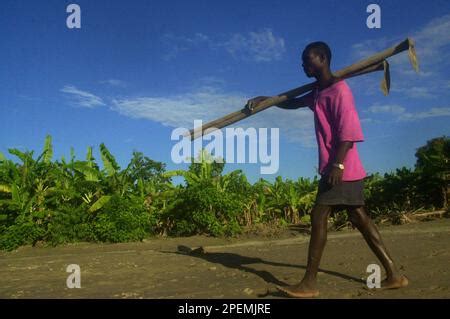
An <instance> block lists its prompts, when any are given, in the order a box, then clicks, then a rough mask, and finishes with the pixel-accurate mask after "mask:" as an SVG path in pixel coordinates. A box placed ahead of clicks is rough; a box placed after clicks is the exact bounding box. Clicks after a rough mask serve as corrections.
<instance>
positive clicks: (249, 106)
mask: <svg viewBox="0 0 450 319" xmlns="http://www.w3.org/2000/svg"><path fill="white" fill-rule="evenodd" d="M268 98H269V97H268V96H257V97H254V98H253V99H250V100H248V101H247V104H246V105H245V108H246V109H247V110H249V111H250V112H252V111H253V109H254V108H255V107H256V106H257V105H258V104H259V103H260V102H262V101H264V100H267V99H268Z"/></svg>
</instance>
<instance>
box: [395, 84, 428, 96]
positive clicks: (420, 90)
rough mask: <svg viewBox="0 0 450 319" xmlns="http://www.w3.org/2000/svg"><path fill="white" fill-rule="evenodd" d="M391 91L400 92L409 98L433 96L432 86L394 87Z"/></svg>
mask: <svg viewBox="0 0 450 319" xmlns="http://www.w3.org/2000/svg"><path fill="white" fill-rule="evenodd" d="M392 92H400V93H403V94H404V95H406V96H408V97H411V98H434V97H435V94H433V88H431V87H417V86H412V87H401V86H400V87H394V88H392Z"/></svg>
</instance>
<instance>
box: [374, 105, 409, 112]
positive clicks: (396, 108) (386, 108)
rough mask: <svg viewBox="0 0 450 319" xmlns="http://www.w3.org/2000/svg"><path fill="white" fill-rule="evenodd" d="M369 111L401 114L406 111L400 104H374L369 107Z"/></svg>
mask: <svg viewBox="0 0 450 319" xmlns="http://www.w3.org/2000/svg"><path fill="white" fill-rule="evenodd" d="M368 111H369V112H371V113H391V114H400V113H403V112H405V108H404V107H402V106H400V105H396V104H388V105H373V106H371V107H369V108H368Z"/></svg>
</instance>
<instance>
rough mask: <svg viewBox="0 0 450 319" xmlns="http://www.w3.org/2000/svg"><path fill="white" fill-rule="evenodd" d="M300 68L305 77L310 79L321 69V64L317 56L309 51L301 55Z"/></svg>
mask: <svg viewBox="0 0 450 319" xmlns="http://www.w3.org/2000/svg"><path fill="white" fill-rule="evenodd" d="M302 67H303V71H304V72H305V74H306V76H307V77H309V78H311V77H315V76H316V75H317V71H318V70H320V69H321V68H322V67H323V62H322V61H321V59H320V56H319V55H317V54H316V53H315V52H314V51H312V50H309V51H307V52H303V54H302Z"/></svg>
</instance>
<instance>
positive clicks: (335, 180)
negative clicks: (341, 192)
mask: <svg viewBox="0 0 450 319" xmlns="http://www.w3.org/2000/svg"><path fill="white" fill-rule="evenodd" d="M343 174H344V170H343V169H340V168H338V167H333V168H332V169H331V171H330V174H329V175H328V184H330V185H332V186H335V185H337V184H340V183H341V182H342V175H343Z"/></svg>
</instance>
